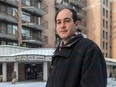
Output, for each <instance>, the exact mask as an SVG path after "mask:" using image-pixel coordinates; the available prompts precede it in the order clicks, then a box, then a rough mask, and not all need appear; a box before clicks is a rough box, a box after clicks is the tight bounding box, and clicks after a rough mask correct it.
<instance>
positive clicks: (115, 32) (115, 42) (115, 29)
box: [111, 0, 116, 59]
mask: <svg viewBox="0 0 116 87" xmlns="http://www.w3.org/2000/svg"><path fill="white" fill-rule="evenodd" d="M111 5H112V19H111V24H112V26H111V27H112V33H111V37H112V39H111V43H112V44H111V45H112V50H111V53H112V58H115V59H116V1H115V0H112V3H111Z"/></svg>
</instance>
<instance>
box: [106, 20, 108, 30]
mask: <svg viewBox="0 0 116 87" xmlns="http://www.w3.org/2000/svg"><path fill="white" fill-rule="evenodd" d="M106 29H108V21H106Z"/></svg>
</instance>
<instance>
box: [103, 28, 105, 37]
mask: <svg viewBox="0 0 116 87" xmlns="http://www.w3.org/2000/svg"><path fill="white" fill-rule="evenodd" d="M104 37H105V31H104V30H103V38H104Z"/></svg>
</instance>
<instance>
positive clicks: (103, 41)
mask: <svg viewBox="0 0 116 87" xmlns="http://www.w3.org/2000/svg"><path fill="white" fill-rule="evenodd" d="M104 48H105V42H104V41H103V49H104Z"/></svg>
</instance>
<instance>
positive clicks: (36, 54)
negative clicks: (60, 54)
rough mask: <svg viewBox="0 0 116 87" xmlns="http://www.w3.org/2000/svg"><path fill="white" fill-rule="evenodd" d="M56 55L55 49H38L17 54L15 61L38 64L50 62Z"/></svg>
mask: <svg viewBox="0 0 116 87" xmlns="http://www.w3.org/2000/svg"><path fill="white" fill-rule="evenodd" d="M53 53H54V49H53V48H38V49H31V50H26V51H23V52H19V53H15V54H13V56H15V57H16V58H15V60H16V61H17V62H32V61H33V62H38V61H47V62H50V61H51V59H52V55H53Z"/></svg>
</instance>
